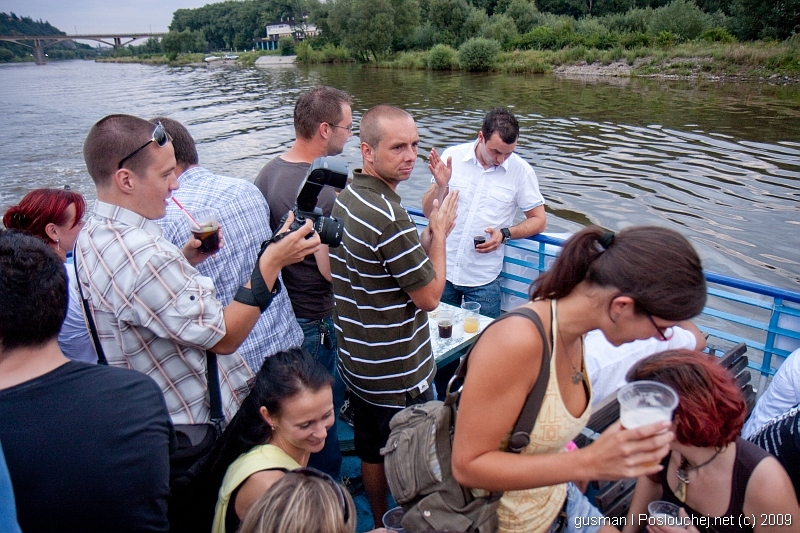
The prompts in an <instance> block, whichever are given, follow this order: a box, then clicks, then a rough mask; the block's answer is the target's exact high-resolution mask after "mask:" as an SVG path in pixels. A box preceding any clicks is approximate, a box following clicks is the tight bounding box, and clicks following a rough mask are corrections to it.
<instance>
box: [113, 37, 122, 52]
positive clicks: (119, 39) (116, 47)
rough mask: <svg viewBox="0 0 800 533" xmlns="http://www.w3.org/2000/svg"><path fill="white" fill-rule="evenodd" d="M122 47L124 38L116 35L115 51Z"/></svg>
mask: <svg viewBox="0 0 800 533" xmlns="http://www.w3.org/2000/svg"><path fill="white" fill-rule="evenodd" d="M121 47H122V39H121V38H119V37H114V51H115V52H116V51H117V50H119V49H120V48H121Z"/></svg>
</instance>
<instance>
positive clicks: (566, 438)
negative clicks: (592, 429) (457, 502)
mask: <svg viewBox="0 0 800 533" xmlns="http://www.w3.org/2000/svg"><path fill="white" fill-rule="evenodd" d="M551 306H552V310H553V313H552V316H553V324H552V329H553V335H552V337H553V353H552V355H551V358H550V379H549V380H548V382H547V391H546V392H545V395H544V399H543V400H542V407H541V409H540V410H539V416H538V417H536V423H535V424H534V426H533V429H532V430H531V442H530V444H529V445H528V447H527V448H525V449H524V450H523V451H522V454H524V455H532V454H536V455H542V454H546V453H562V452H564V447H565V446H566V445H567V444H568V443H569V442H570V441H571V440H573V439H574V438H575V437H576V436H578V434H579V433H580V432H581V429H583V428H584V427H585V426H586V423H587V422H588V421H589V416H590V415H591V412H592V409H591V405H592V388H591V384H590V382H589V379H588V376H587V374H586V365H585V364H584V361H583V354H581V369H582V370H583V376H584V378H583V379H584V384H585V386H586V390H588V391H589V399H588V400H589V401H588V402H587V406H586V409H585V410H584V412H583V414H582V415H581V416H580V418H575V417H574V416H572V415H571V414H570V412H569V411H568V410H567V408H566V406H565V405H564V402H563V400H562V399H561V391H559V390H558V378H557V376H556V352H557V341H556V339H557V338H558V334H557V332H558V325H557V323H556V318H555V317H556V301H555V300H553V301H552V303H551ZM543 340H544V341H545V342H547V340H546V339H543ZM509 433H510V432H509ZM506 441H507V438H506V439H505V440H504V442H503V443H502V449H505V446H506ZM566 495H567V485H566V484H565V483H562V484H560V485H552V486H549V487H538V488H535V489H526V490H512V491H507V492H505V493H503V497H502V498H501V499H500V506H499V507H498V508H497V518H498V521H499V526H498V530H497V531H498V533H512V532H513V533H517V532H518V533H539V532H546V531H547V530H548V529H549V528H550V525H551V524H552V522H553V520H555V518H556V516H558V512H559V511H560V510H561V507H562V506H563V505H564V499H565V498H566Z"/></svg>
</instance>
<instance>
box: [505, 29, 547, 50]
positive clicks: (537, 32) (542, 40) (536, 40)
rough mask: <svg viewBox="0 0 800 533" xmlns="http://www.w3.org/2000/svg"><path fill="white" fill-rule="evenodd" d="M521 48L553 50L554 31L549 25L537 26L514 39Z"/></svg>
mask: <svg viewBox="0 0 800 533" xmlns="http://www.w3.org/2000/svg"><path fill="white" fill-rule="evenodd" d="M515 44H516V47H517V48H520V49H522V50H555V48H556V31H555V30H554V29H553V28H551V27H550V26H537V27H535V28H533V29H532V30H531V31H529V32H528V33H526V34H525V35H523V36H521V37H520V38H519V39H517V41H516V43H515Z"/></svg>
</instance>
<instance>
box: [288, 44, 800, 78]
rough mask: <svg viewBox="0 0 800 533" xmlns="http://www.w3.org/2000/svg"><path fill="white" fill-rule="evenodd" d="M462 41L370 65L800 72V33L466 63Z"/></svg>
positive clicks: (333, 56)
mask: <svg viewBox="0 0 800 533" xmlns="http://www.w3.org/2000/svg"><path fill="white" fill-rule="evenodd" d="M463 48H464V46H463V45H462V47H461V48H460V49H459V50H455V49H453V48H450V47H449V46H446V45H441V44H440V45H436V46H434V47H433V48H432V49H430V50H427V51H410V52H400V53H396V54H393V55H391V56H389V57H386V58H385V59H383V60H381V61H378V62H376V63H372V64H370V66H373V67H376V68H391V69H414V70H425V69H428V70H488V71H492V72H508V73H528V74H541V73H547V72H551V71H552V70H553V69H554V68H557V67H561V66H570V65H610V64H612V63H614V62H618V61H624V62H625V63H627V65H628V66H629V67H630V69H631V71H630V73H631V75H634V76H648V75H677V76H742V77H770V76H786V77H789V78H800V38H794V39H790V40H787V41H784V42H764V41H755V42H745V43H720V42H709V41H689V42H685V43H680V44H667V45H650V46H638V47H632V48H624V47H622V46H614V47H612V48H608V49H598V48H592V47H587V46H585V45H582V44H579V45H572V46H567V47H564V48H562V49H560V50H513V51H510V52H503V51H499V50H497V51H496V52H495V53H494V54H493V56H492V58H491V60H490V61H489V63H488V64H487V65H485V68H471V67H470V66H465V64H464V63H465V61H464V59H465V58H464V54H463ZM297 59H298V62H300V63H309V64H314V63H342V62H347V61H354V59H352V58H351V57H350V56H349V55H348V53H347V50H346V49H344V48H342V47H334V46H333V45H326V46H325V47H324V48H323V49H322V50H314V49H313V48H312V47H310V46H308V45H307V44H301V45H300V46H298V51H297Z"/></svg>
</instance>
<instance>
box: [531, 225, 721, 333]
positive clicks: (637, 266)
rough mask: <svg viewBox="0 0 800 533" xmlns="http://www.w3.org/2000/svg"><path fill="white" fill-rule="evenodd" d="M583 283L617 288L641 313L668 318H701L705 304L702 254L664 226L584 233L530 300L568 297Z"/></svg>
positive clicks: (534, 286)
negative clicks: (631, 299)
mask: <svg viewBox="0 0 800 533" xmlns="http://www.w3.org/2000/svg"><path fill="white" fill-rule="evenodd" d="M583 280H586V281H588V282H589V283H591V284H593V285H597V286H600V287H615V288H617V289H619V291H620V295H621V296H629V297H631V298H633V300H634V302H636V308H637V310H638V311H640V312H644V313H649V314H651V315H653V316H657V317H660V318H663V319H664V320H686V319H689V318H692V317H694V316H697V315H699V314H700V312H701V311H702V310H703V306H704V305H705V302H706V280H705V277H704V276H703V267H702V265H701V264H700V258H699V257H698V255H697V252H696V251H695V250H694V248H693V247H692V245H691V244H689V241H687V240H686V238H685V237H683V236H682V235H681V234H680V233H678V232H676V231H673V230H671V229H667V228H662V227H659V226H632V227H629V228H625V229H623V230H622V231H620V232H619V233H617V234H616V235H612V234H610V233H607V232H605V230H603V229H602V228H599V227H597V226H590V227H587V228H584V229H582V230H581V231H579V232H577V233H576V234H575V235H573V236H572V237H570V238H569V239H568V240H567V241H566V242H565V243H564V247H563V249H562V250H561V254H560V255H559V256H558V257H557V258H556V260H555V262H554V263H553V266H552V267H550V269H549V270H547V271H546V272H543V273H542V274H541V275H540V276H539V277H538V278H536V279H535V280H534V281H533V283H532V284H531V288H530V298H531V300H536V299H540V298H553V299H558V298H563V297H564V296H566V295H568V294H569V293H570V292H572V290H573V289H574V288H575V287H576V286H577V285H578V284H579V283H580V282H581V281H583Z"/></svg>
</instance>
